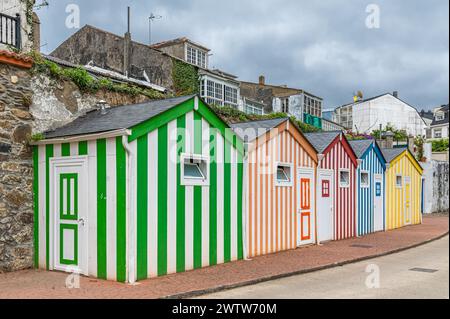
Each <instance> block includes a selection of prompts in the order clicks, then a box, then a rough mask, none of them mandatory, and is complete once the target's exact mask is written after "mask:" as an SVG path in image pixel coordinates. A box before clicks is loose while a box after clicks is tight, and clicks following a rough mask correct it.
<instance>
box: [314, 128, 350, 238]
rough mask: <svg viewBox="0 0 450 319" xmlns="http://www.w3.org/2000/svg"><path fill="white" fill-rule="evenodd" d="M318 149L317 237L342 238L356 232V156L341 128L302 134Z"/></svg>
mask: <svg viewBox="0 0 450 319" xmlns="http://www.w3.org/2000/svg"><path fill="white" fill-rule="evenodd" d="M305 136H306V138H307V139H308V140H309V142H310V143H311V144H312V145H313V146H314V148H315V149H316V150H317V152H318V160H319V163H318V169H317V196H316V200H317V225H318V226H317V236H318V241H319V242H321V241H329V240H341V239H346V238H352V237H355V236H356V235H357V231H356V228H357V222H356V218H357V217H356V212H357V210H356V202H357V194H356V175H357V166H358V163H357V158H356V155H355V153H354V151H353V149H352V148H351V146H350V144H349V142H348V140H347V138H346V137H345V135H344V134H343V133H342V132H323V133H309V134H305Z"/></svg>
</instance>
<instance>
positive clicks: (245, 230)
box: [242, 144, 251, 260]
mask: <svg viewBox="0 0 450 319" xmlns="http://www.w3.org/2000/svg"><path fill="white" fill-rule="evenodd" d="M244 145H245V146H247V147H248V145H247V144H244ZM247 147H244V156H243V161H244V163H243V165H244V170H243V175H244V176H243V180H244V185H243V186H244V187H243V189H244V191H243V194H242V196H243V198H244V200H243V202H244V208H245V209H244V213H243V215H244V216H243V227H242V228H243V231H242V236H243V237H244V238H243V241H242V242H243V243H244V247H243V251H244V260H251V258H250V256H249V255H248V251H247V245H248V229H247V218H248V209H249V208H248V203H249V201H248V178H246V176H247V171H248V152H247Z"/></svg>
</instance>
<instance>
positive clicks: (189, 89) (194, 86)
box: [172, 58, 200, 96]
mask: <svg viewBox="0 0 450 319" xmlns="http://www.w3.org/2000/svg"><path fill="white" fill-rule="evenodd" d="M172 62H173V69H172V78H173V84H174V87H175V95H176V96H183V95H190V94H197V93H198V90H199V87H200V82H199V75H198V69H197V68H196V67H195V66H193V65H191V64H188V63H185V62H183V61H180V60H178V59H175V58H172Z"/></svg>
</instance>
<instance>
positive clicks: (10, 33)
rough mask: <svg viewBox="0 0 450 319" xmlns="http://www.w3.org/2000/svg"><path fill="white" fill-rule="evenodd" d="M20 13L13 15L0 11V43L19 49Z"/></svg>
mask: <svg viewBox="0 0 450 319" xmlns="http://www.w3.org/2000/svg"><path fill="white" fill-rule="evenodd" d="M20 36H21V32H20V15H19V14H17V15H16V16H15V17H11V16H9V15H6V14H3V13H0V44H4V45H9V46H12V47H14V48H16V49H18V50H20V49H21V43H22V41H21V38H20Z"/></svg>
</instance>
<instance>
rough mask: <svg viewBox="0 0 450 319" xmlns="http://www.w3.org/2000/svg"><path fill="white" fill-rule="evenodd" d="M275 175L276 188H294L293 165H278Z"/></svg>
mask: <svg viewBox="0 0 450 319" xmlns="http://www.w3.org/2000/svg"><path fill="white" fill-rule="evenodd" d="M276 167H277V169H276V174H275V185H276V186H292V185H293V183H292V181H293V180H292V173H293V172H292V164H288V163H278V164H277V166H276Z"/></svg>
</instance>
